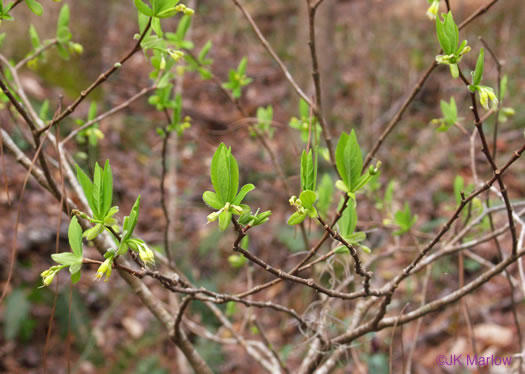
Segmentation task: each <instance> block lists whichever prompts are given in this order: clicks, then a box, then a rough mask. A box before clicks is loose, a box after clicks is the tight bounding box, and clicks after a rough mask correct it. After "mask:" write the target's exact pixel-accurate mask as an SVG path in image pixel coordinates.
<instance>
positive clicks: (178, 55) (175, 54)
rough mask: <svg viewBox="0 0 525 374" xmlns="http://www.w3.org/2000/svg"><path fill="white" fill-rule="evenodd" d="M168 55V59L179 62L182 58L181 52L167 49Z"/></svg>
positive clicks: (182, 53)
mask: <svg viewBox="0 0 525 374" xmlns="http://www.w3.org/2000/svg"><path fill="white" fill-rule="evenodd" d="M168 54H169V55H170V57H171V58H172V59H173V60H174V61H175V62H177V61H179V60H180V59H181V58H183V57H184V52H182V51H175V50H173V49H168Z"/></svg>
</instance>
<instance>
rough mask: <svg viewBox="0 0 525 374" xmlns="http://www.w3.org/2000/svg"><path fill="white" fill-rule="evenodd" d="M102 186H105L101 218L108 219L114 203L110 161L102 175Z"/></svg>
mask: <svg viewBox="0 0 525 374" xmlns="http://www.w3.org/2000/svg"><path fill="white" fill-rule="evenodd" d="M102 184H103V193H102V194H103V197H104V198H103V204H102V211H101V212H100V214H101V216H104V218H105V217H106V214H107V212H108V211H109V209H110V208H111V203H112V202H113V174H112V173H111V166H110V165H109V160H106V164H105V165H104V172H103V175H102Z"/></svg>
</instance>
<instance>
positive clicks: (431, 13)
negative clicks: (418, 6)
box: [427, 0, 439, 21]
mask: <svg viewBox="0 0 525 374" xmlns="http://www.w3.org/2000/svg"><path fill="white" fill-rule="evenodd" d="M438 11H439V0H434V1H432V4H430V7H429V8H428V9H427V17H428V18H429V19H430V20H432V21H433V20H435V19H436V17H437V14H438Z"/></svg>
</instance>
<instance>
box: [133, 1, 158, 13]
mask: <svg viewBox="0 0 525 374" xmlns="http://www.w3.org/2000/svg"><path fill="white" fill-rule="evenodd" d="M133 2H134V3H135V7H136V8H137V10H138V11H139V12H140V13H142V14H144V15H145V16H148V17H151V16H153V11H152V10H151V8H150V7H149V6H147V5H146V4H144V2H143V1H142V0H133Z"/></svg>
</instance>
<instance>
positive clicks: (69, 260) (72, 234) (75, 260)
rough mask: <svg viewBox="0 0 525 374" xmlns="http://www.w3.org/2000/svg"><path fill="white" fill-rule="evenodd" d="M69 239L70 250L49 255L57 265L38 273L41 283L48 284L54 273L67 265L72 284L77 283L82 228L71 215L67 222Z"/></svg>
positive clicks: (80, 262)
mask: <svg viewBox="0 0 525 374" xmlns="http://www.w3.org/2000/svg"><path fill="white" fill-rule="evenodd" d="M67 236H68V239H69V246H70V247H71V252H63V253H55V254H52V255H51V258H52V259H53V261H55V262H56V263H58V264H59V265H55V266H52V267H50V268H49V269H47V270H45V271H43V272H42V273H41V274H40V275H41V277H42V281H43V284H44V285H45V286H49V285H50V284H51V283H52V282H53V279H54V278H55V275H56V274H57V273H58V272H59V271H60V270H62V269H64V268H66V267H69V272H70V273H71V282H72V283H73V284H75V283H77V282H78V281H79V280H80V276H81V273H80V270H81V268H82V262H83V257H82V252H83V249H82V228H81V227H80V224H79V223H78V220H77V217H73V218H72V219H71V222H70V223H69V229H68V232H67Z"/></svg>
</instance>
